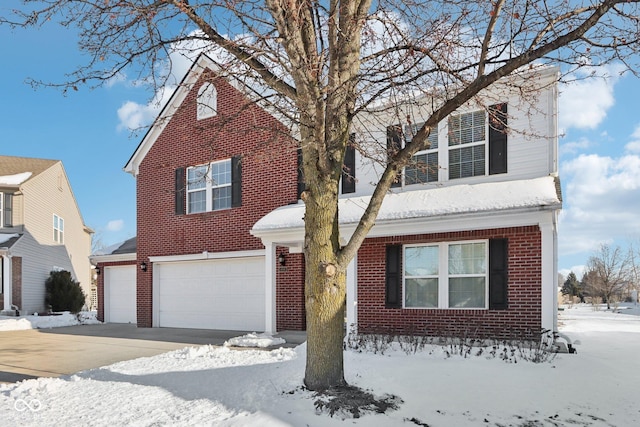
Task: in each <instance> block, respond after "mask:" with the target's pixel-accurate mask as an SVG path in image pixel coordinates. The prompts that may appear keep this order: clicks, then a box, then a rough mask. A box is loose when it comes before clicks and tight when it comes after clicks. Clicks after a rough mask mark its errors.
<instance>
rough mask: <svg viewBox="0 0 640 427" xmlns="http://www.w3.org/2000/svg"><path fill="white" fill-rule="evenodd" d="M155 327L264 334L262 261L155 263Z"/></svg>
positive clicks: (231, 259) (243, 259)
mask: <svg viewBox="0 0 640 427" xmlns="http://www.w3.org/2000/svg"><path fill="white" fill-rule="evenodd" d="M154 275H156V280H157V282H156V283H157V293H156V298H157V301H154V303H155V304H157V307H158V326H161V327H173V328H198V329H226V330H233V331H256V332H258V331H260V332H261V331H264V327H265V319H264V317H265V299H264V298H265V296H264V257H250V258H229V259H220V260H206V261H185V262H171V263H164V264H158V265H157V266H156V267H155V268H154Z"/></svg>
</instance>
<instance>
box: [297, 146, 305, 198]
mask: <svg viewBox="0 0 640 427" xmlns="http://www.w3.org/2000/svg"><path fill="white" fill-rule="evenodd" d="M304 189H305V185H304V172H303V171H302V149H301V148H298V199H300V196H301V195H302V192H303V191H304Z"/></svg>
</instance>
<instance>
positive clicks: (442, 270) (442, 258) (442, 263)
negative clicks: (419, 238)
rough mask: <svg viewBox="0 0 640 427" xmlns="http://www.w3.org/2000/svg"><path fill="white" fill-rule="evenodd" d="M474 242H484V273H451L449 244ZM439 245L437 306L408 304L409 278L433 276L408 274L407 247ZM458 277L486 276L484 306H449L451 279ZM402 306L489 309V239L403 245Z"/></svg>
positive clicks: (436, 308) (416, 308) (415, 308)
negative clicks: (407, 284) (407, 285)
mask: <svg viewBox="0 0 640 427" xmlns="http://www.w3.org/2000/svg"><path fill="white" fill-rule="evenodd" d="M473 243H483V244H484V262H485V264H484V267H485V268H484V270H485V271H484V275H482V274H449V246H452V245H464V244H473ZM428 246H431V247H434V246H437V247H438V257H439V258H438V274H437V278H438V305H437V307H415V306H407V301H406V296H407V289H406V283H407V278H409V279H411V278H432V277H434V278H435V277H436V276H435V275H433V276H431V275H430V276H418V275H416V276H408V275H407V274H406V268H405V266H406V252H405V250H406V248H412V247H428ZM458 277H483V278H484V306H482V307H450V306H449V279H451V278H458ZM402 308H405V309H407V310H488V309H489V240H488V239H479V240H456V241H450V242H435V243H415V244H407V245H403V246H402Z"/></svg>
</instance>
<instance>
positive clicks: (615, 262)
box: [560, 244, 640, 309]
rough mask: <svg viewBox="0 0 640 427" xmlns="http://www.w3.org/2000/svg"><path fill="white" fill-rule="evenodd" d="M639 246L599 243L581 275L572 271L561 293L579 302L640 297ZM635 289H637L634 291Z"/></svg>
mask: <svg viewBox="0 0 640 427" xmlns="http://www.w3.org/2000/svg"><path fill="white" fill-rule="evenodd" d="M639 263H640V247H639V246H637V245H633V244H631V245H630V246H629V248H628V249H627V250H626V251H625V250H624V249H622V248H620V247H619V246H610V245H606V244H603V245H600V247H599V248H598V250H596V251H595V252H594V254H593V255H592V256H591V257H589V260H588V262H587V266H586V270H585V271H584V274H583V275H582V279H581V280H580V281H578V278H577V277H576V275H575V274H574V272H573V271H572V272H570V273H569V275H568V276H567V278H566V280H564V283H563V285H562V288H561V291H560V292H561V293H562V295H566V296H569V297H576V298H578V299H579V300H580V302H585V301H586V300H589V301H594V300H596V299H600V300H601V301H602V302H603V303H606V304H607V309H611V304H616V303H619V302H622V301H627V302H631V301H633V299H634V298H635V299H636V300H637V297H638V290H639V288H640V265H639ZM634 291H635V292H634Z"/></svg>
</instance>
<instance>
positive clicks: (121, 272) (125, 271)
mask: <svg viewBox="0 0 640 427" xmlns="http://www.w3.org/2000/svg"><path fill="white" fill-rule="evenodd" d="M104 287H105V300H106V301H105V317H106V319H105V320H106V321H107V322H109V323H136V318H137V314H136V266H135V265H132V266H118V267H105V268H104Z"/></svg>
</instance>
